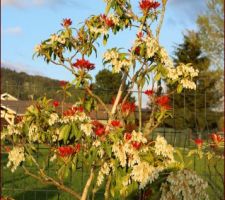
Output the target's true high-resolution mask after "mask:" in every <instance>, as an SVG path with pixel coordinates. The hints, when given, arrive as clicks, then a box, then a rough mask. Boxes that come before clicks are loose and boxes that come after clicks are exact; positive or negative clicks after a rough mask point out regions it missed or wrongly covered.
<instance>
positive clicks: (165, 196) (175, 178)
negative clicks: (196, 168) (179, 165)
mask: <svg viewBox="0 0 225 200" xmlns="http://www.w3.org/2000/svg"><path fill="white" fill-rule="evenodd" d="M207 187H208V184H207V182H205V181H204V180H203V179H202V178H200V177H199V176H198V175H197V174H196V173H195V172H192V171H190V170H187V169H184V170H180V171H178V172H171V173H170V175H169V176H168V177H167V182H166V183H162V185H161V188H160V190H161V191H162V195H161V198H160V200H181V199H182V200H191V199H204V200H207V199H209V198H208V195H207V193H206V192H205V190H206V188H207Z"/></svg>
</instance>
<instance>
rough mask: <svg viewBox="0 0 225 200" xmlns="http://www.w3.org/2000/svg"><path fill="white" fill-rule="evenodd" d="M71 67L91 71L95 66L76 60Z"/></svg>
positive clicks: (85, 61) (86, 61) (83, 60)
mask: <svg viewBox="0 0 225 200" xmlns="http://www.w3.org/2000/svg"><path fill="white" fill-rule="evenodd" d="M73 66H74V67H76V68H77V69H86V70H93V69H94V68H95V65H94V64H93V63H90V62H89V61H88V60H85V59H84V58H82V59H77V61H76V62H75V63H73Z"/></svg>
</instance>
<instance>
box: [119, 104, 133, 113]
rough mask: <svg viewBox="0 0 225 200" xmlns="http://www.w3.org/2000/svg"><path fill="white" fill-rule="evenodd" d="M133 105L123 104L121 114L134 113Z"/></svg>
mask: <svg viewBox="0 0 225 200" xmlns="http://www.w3.org/2000/svg"><path fill="white" fill-rule="evenodd" d="M135 108H136V106H135V103H134V102H125V103H123V104H122V108H121V109H122V112H134V111H135Z"/></svg>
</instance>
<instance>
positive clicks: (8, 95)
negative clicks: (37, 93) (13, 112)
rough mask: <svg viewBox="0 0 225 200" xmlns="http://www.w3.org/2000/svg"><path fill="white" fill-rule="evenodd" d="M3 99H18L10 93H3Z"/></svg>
mask: <svg viewBox="0 0 225 200" xmlns="http://www.w3.org/2000/svg"><path fill="white" fill-rule="evenodd" d="M1 100H11V101H17V100H18V99H17V98H16V97H14V96H12V95H11V94H9V93H3V94H1Z"/></svg>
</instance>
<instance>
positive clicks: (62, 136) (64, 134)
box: [59, 124, 71, 143]
mask: <svg viewBox="0 0 225 200" xmlns="http://www.w3.org/2000/svg"><path fill="white" fill-rule="evenodd" d="M70 130H71V125H69V124H66V125H63V127H62V128H61V130H60V132H59V140H63V141H64V143H66V140H67V139H68V137H69V133H70Z"/></svg>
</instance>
